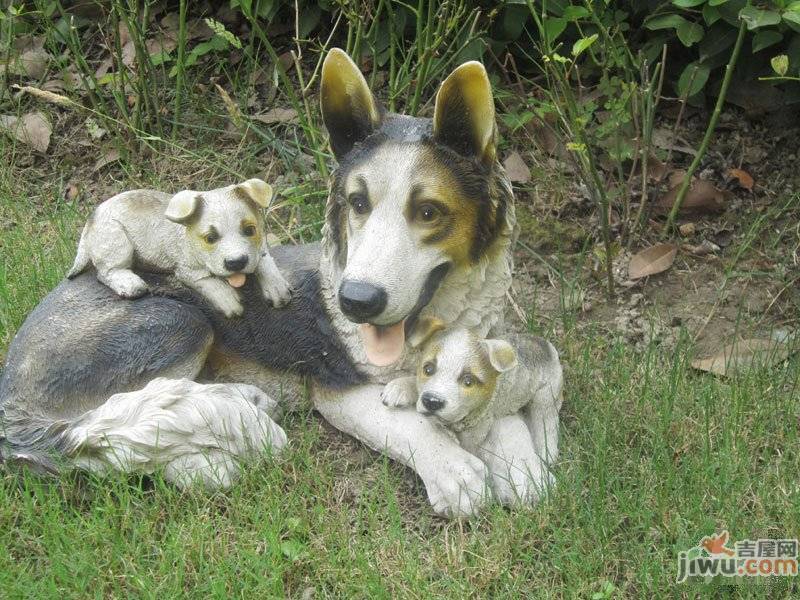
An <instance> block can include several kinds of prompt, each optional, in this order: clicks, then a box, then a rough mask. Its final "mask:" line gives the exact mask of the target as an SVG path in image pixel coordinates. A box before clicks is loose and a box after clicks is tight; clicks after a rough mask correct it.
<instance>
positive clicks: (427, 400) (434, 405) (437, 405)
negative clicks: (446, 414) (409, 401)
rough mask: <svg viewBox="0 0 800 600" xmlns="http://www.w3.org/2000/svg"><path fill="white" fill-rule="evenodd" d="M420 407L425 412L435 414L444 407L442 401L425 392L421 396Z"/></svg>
mask: <svg viewBox="0 0 800 600" xmlns="http://www.w3.org/2000/svg"><path fill="white" fill-rule="evenodd" d="M422 406H424V407H425V410H429V411H431V412H436V411H437V410H440V409H441V408H442V407H443V406H444V400H441V399H440V398H437V397H436V396H434V395H433V394H431V393H430V392H425V393H424V394H422Z"/></svg>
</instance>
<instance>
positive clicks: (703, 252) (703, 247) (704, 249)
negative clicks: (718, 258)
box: [681, 240, 720, 256]
mask: <svg viewBox="0 0 800 600" xmlns="http://www.w3.org/2000/svg"><path fill="white" fill-rule="evenodd" d="M681 250H683V251H684V252H688V253H689V254H694V255H695V256H707V255H709V254H714V253H715V252H719V250H720V247H719V246H717V245H716V244H715V243H714V242H709V241H708V240H703V241H702V242H700V243H699V244H681Z"/></svg>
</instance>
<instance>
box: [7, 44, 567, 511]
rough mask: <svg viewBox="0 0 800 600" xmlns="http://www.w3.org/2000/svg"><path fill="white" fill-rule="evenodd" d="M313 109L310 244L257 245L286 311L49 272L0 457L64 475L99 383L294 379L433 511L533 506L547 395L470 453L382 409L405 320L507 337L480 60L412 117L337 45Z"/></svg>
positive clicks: (20, 350)
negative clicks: (318, 163) (375, 90)
mask: <svg viewBox="0 0 800 600" xmlns="http://www.w3.org/2000/svg"><path fill="white" fill-rule="evenodd" d="M321 104H322V115H323V119H324V122H325V125H326V127H327V129H328V132H329V134H330V142H331V147H332V149H333V152H334V155H335V157H336V159H337V161H338V163H339V166H338V168H337V169H336V171H335V173H334V175H333V177H332V180H331V189H330V195H329V198H328V202H327V207H326V215H325V225H324V226H323V236H322V242H321V243H319V244H306V245H299V246H279V247H275V248H273V249H272V251H273V256H274V257H275V260H276V262H277V264H278V265H279V266H280V268H281V270H282V272H283V273H284V274H285V275H286V277H287V280H288V281H289V284H290V285H291V287H292V289H293V295H292V299H291V301H290V302H289V304H288V305H287V306H286V307H285V308H283V309H281V310H276V309H274V308H272V307H271V306H269V305H268V303H266V302H264V299H263V296H262V295H261V293H260V290H258V289H257V288H256V286H254V285H253V282H252V281H251V280H248V282H247V283H246V284H245V285H244V286H243V287H242V288H241V297H242V302H243V305H244V307H245V310H244V313H243V315H242V317H241V318H240V319H226V318H224V317H222V316H221V315H220V314H219V313H218V312H217V311H215V310H213V309H210V308H209V307H208V306H207V303H206V302H205V301H204V299H203V298H202V296H200V295H198V294H197V293H196V292H195V291H194V290H192V289H191V288H187V287H185V286H183V285H181V284H180V282H178V281H177V280H175V278H174V276H170V275H168V274H167V275H165V274H145V273H143V274H142V276H143V279H145V281H146V282H147V283H148V285H149V286H150V287H151V289H155V290H156V291H157V293H156V294H154V295H148V296H144V297H142V298H139V299H136V300H122V299H120V298H118V297H117V296H116V295H115V294H114V293H113V292H111V290H109V289H108V288H107V287H105V286H104V285H102V284H100V283H99V282H98V281H97V279H96V277H94V276H93V275H91V274H88V273H86V274H83V275H80V276H78V277H76V278H75V279H72V280H66V281H64V282H62V283H61V284H60V285H59V286H58V287H56V289H54V290H53V291H52V292H51V293H50V294H49V295H48V296H47V297H45V298H44V299H43V300H42V302H41V303H40V304H39V305H38V306H37V307H36V308H35V309H34V311H33V312H32V313H31V314H30V315H29V316H28V318H27V320H26V321H25V323H24V324H23V325H22V327H21V328H20V330H19V332H18V333H17V335H16V337H15V339H14V341H13V342H12V344H11V347H10V348H9V351H8V355H7V360H6V367H5V370H4V371H3V374H2V378H1V379H0V409H2V412H3V415H2V419H3V425H4V430H3V432H2V435H3V438H4V439H2V440H0V448H2V454H3V456H4V457H5V458H6V460H19V461H22V462H27V463H30V464H33V465H40V466H44V467H46V468H56V469H64V468H70V467H72V466H75V460H74V457H73V456H72V455H71V453H70V448H72V447H74V445H75V443H83V442H85V441H86V440H90V439H93V438H91V437H90V436H89V437H87V432H86V431H85V429H81V430H80V432H79V430H77V429H76V427H75V423H76V422H78V421H79V420H80V419H81V416H82V415H83V414H85V413H86V412H87V411H90V410H95V409H97V408H98V407H100V406H102V405H104V403H105V402H106V401H107V400H108V398H109V397H110V396H111V395H113V394H116V393H120V392H133V393H134V397H135V394H136V391H137V390H141V389H142V388H144V387H145V386H146V385H147V384H148V382H149V381H150V380H152V379H154V378H156V377H166V378H174V379H181V378H187V379H192V380H197V379H200V380H215V381H224V382H237V383H247V384H251V385H255V386H257V387H258V388H259V389H260V390H262V391H263V392H264V393H266V394H267V395H268V396H271V397H273V398H277V399H280V400H281V402H282V403H283V404H284V405H290V404H291V403H292V402H294V401H297V399H299V398H302V397H303V394H304V390H305V389H307V388H305V387H304V386H303V383H304V382H307V383H309V384H310V391H311V399H312V401H313V403H314V406H315V407H316V408H317V410H318V411H319V412H320V413H321V414H322V415H323V417H324V418H325V419H326V420H328V421H329V422H330V423H331V424H332V425H333V426H335V427H336V428H338V429H340V430H341V431H343V432H345V433H348V434H350V435H353V436H354V437H356V438H358V439H359V440H361V441H362V442H363V443H365V444H366V445H368V446H369V447H371V448H373V449H375V450H377V451H380V452H383V453H385V454H386V455H388V456H390V457H391V458H393V459H395V460H398V461H400V462H402V463H403V464H405V465H408V466H409V467H411V468H412V469H414V470H415V471H416V472H417V473H418V474H419V476H420V477H421V479H422V481H423V483H424V485H425V488H426V491H427V495H428V499H429V501H430V503H431V505H432V507H433V510H434V511H435V512H436V513H438V514H441V515H449V516H461V515H471V514H474V513H475V512H477V511H478V510H479V509H480V507H481V506H482V505H484V504H485V503H486V502H487V501H489V500H490V498H491V494H490V493H489V489H490V488H491V490H492V491H493V492H494V496H495V497H496V498H497V499H498V500H499V501H500V502H502V503H504V504H516V503H526V504H529V503H533V502H535V501H536V499H537V498H538V497H539V494H540V493H541V490H542V489H543V487H545V486H546V485H547V483H548V482H549V479H550V474H549V470H548V461H550V460H554V459H555V458H556V456H557V453H558V447H557V431H558V404H557V403H556V402H549V403H533V406H531V407H529V409H528V410H525V411H521V412H520V413H517V414H514V415H509V416H506V417H502V418H500V419H497V420H496V421H495V422H494V424H493V425H492V428H491V429H490V431H489V434H488V436H487V438H486V440H485V441H484V443H483V445H482V446H483V449H482V452H481V454H480V455H479V456H476V455H474V454H472V453H470V452H468V451H467V450H465V449H464V448H462V447H461V446H460V445H459V444H458V442H457V441H456V440H454V439H453V438H452V436H451V435H450V434H448V432H446V431H444V430H442V428H440V427H437V426H436V424H435V423H433V422H432V421H431V420H430V419H427V418H425V417H424V416H423V415H420V414H419V413H417V412H416V411H414V410H411V409H403V410H397V409H391V408H389V407H386V406H384V405H383V404H382V403H381V392H382V390H383V386H384V385H385V384H386V383H388V382H389V381H391V380H393V379H396V378H397V377H400V376H405V375H409V374H410V373H412V372H413V371H414V367H415V365H416V364H417V363H418V361H419V352H418V351H417V350H416V349H414V348H413V347H411V346H410V344H408V343H406V331H412V330H413V327H414V323H415V321H416V320H417V319H418V318H420V317H430V316H433V315H435V316H437V317H438V318H440V319H441V320H442V321H443V322H444V323H445V324H446V325H447V326H448V327H467V328H473V329H474V330H475V331H476V332H477V334H478V335H480V336H482V337H486V336H487V335H489V336H490V337H502V336H503V333H504V329H503V322H504V309H505V306H506V293H507V291H508V290H509V288H510V286H511V275H512V266H513V265H512V251H511V250H512V242H513V237H514V231H515V223H516V221H515V214H514V201H513V200H514V198H513V194H512V190H511V185H510V183H509V181H508V179H507V177H506V176H505V173H504V172H503V169H502V167H501V166H500V164H499V162H498V161H497V157H496V151H495V117H494V102H493V98H492V92H491V86H490V84H489V79H488V77H487V74H486V71H485V70H484V68H483V66H482V65H481V64H479V63H477V62H468V63H465V64H463V65H461V66H460V67H458V68H456V69H455V70H454V71H453V72H452V73H451V74H450V75H449V76H448V77H447V78H446V79H445V80H444V82H443V83H442V85H441V87H440V89H439V91H438V93H437V95H436V100H435V106H434V116H433V119H425V118H414V117H409V116H404V115H397V114H391V113H388V112H386V111H385V110H384V109H383V108H382V107H381V106H380V105H379V104H378V102H377V101H376V100H375V98H374V96H373V95H372V92H371V91H370V89H369V87H368V85H367V83H366V81H365V79H364V76H363V75H362V74H361V72H360V71H359V70H358V68H357V67H356V65H355V64H354V63H353V61H352V60H350V58H349V57H348V56H347V55H346V54H345V53H344V52H343V51H341V50H338V49H334V50H331V51H330V52H329V53H328V55H327V56H326V58H325V61H324V64H323V68H322V72H321ZM522 358H523V359H524V357H522ZM531 366H532V365H527V364H525V361H524V360H521V361H520V365H519V366H518V367H517V368H518V369H529V368H531ZM189 400H190V399H189ZM106 416H107V418H112V417H113V415H112V414H109V415H106ZM120 421H121V422H123V420H122V417H121V416H120ZM129 426H130V425H129ZM201 429H202V428H201ZM207 434H208V432H207V431H201V430H198V431H197V432H196V435H197V436H199V437H203V436H206V435H207ZM78 435H81V436H84V437H83V440H75V437H76V436H78ZM120 439H121V440H123V439H124V438H120ZM147 442H152V443H153V444H156V442H157V440H144V441H142V442H141V443H147ZM120 443H123V444H124V443H125V442H124V441H121V442H120ZM150 452H151V453H157V452H158V448H157V447H154V448H150ZM231 479H232V478H231Z"/></svg>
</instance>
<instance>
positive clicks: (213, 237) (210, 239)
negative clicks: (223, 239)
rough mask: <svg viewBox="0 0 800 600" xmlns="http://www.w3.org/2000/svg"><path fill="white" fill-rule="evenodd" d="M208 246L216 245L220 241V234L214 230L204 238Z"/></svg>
mask: <svg viewBox="0 0 800 600" xmlns="http://www.w3.org/2000/svg"><path fill="white" fill-rule="evenodd" d="M203 239H204V240H205V241H206V244H216V243H217V242H218V241H219V234H218V233H217V232H216V231H214V230H213V229H212V230H211V231H209V232H208V233H207V234H205V235H204V236H203Z"/></svg>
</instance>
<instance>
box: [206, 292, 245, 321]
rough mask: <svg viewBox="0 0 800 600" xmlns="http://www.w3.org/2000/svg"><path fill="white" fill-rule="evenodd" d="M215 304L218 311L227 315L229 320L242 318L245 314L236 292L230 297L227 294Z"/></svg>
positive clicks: (215, 301)
mask: <svg viewBox="0 0 800 600" xmlns="http://www.w3.org/2000/svg"><path fill="white" fill-rule="evenodd" d="M213 303H214V306H215V307H216V308H217V310H218V311H220V312H221V313H222V314H223V315H225V316H226V317H227V318H228V319H232V318H233V317H241V316H242V313H244V307H243V306H242V303H241V302H240V301H239V296H238V294H236V292H233V293H232V294H230V295H228V294H226V295H225V296H224V297H220V298H215V299H214V301H213Z"/></svg>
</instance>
